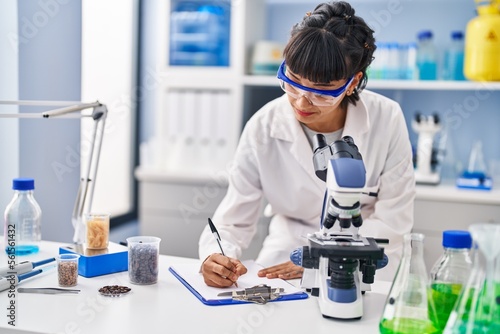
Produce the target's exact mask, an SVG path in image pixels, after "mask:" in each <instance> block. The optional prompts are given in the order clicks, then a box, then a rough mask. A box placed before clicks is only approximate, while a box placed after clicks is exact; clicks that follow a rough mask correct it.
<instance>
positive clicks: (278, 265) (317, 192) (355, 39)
mask: <svg viewBox="0 0 500 334" xmlns="http://www.w3.org/2000/svg"><path fill="white" fill-rule="evenodd" d="M374 42H375V40H374V37H373V30H371V29H370V28H369V27H368V26H367V25H366V23H365V21H364V20H363V19H362V18H360V17H358V16H356V15H355V11H354V9H353V8H352V7H351V6H350V5H349V4H348V3H346V2H330V3H323V4H320V5H318V6H317V7H316V9H315V10H314V11H313V12H310V13H307V14H306V16H305V17H304V18H303V20H302V22H300V23H298V24H296V25H295V26H294V27H293V28H292V32H291V38H290V40H289V42H288V44H287V45H286V47H285V50H284V54H283V55H284V59H285V60H284V62H283V64H282V66H281V68H280V69H279V72H278V78H279V81H280V84H281V87H282V88H283V90H284V91H285V94H284V95H283V96H281V97H279V98H277V99H275V100H273V101H271V102H269V103H268V104H267V105H265V106H264V107H262V108H261V109H260V110H259V111H257V112H256V113H255V115H254V116H253V117H252V118H251V119H250V120H249V121H248V122H247V124H246V126H245V128H244V130H243V133H242V135H241V138H240V142H239V145H238V149H237V152H236V155H235V160H234V162H233V166H232V169H231V171H230V173H229V174H230V176H229V188H228V192H227V195H226V197H225V198H224V199H223V200H222V202H221V203H220V205H219V207H218V209H217V210H216V212H215V214H214V216H213V221H214V223H215V225H216V226H217V228H218V232H219V234H220V236H221V239H222V248H223V249H224V252H225V255H226V256H223V255H221V254H219V253H220V249H219V247H218V245H217V243H216V241H215V239H214V237H213V235H212V233H211V232H210V229H208V226H207V228H206V229H205V230H204V232H203V233H202V235H201V237H200V241H199V254H200V258H201V259H204V260H205V261H204V262H203V264H202V267H201V272H202V274H203V277H204V280H205V283H206V284H207V285H210V286H216V287H227V286H230V285H232V284H233V283H234V282H236V281H237V279H238V277H239V276H241V275H243V274H245V273H246V268H245V267H244V266H243V264H242V263H241V262H240V261H239V260H237V258H238V257H239V256H240V255H241V251H242V249H244V248H246V247H248V245H249V243H250V241H251V239H252V238H253V236H254V234H255V233H256V228H257V221H258V219H259V215H260V213H261V209H262V208H261V203H262V200H263V198H265V200H267V202H268V203H269V206H268V208H267V209H266V210H267V211H272V215H273V218H272V220H271V223H270V226H269V235H268V236H267V238H266V239H265V241H264V245H263V247H262V250H261V251H260V254H259V256H258V258H257V259H256V261H257V262H258V263H260V264H261V265H263V266H264V267H266V268H265V269H263V270H261V271H260V272H259V276H267V277H269V278H275V277H280V278H284V279H291V278H299V277H301V275H302V272H303V268H302V267H298V266H295V265H294V264H293V263H292V262H291V261H290V260H289V259H290V252H291V251H292V250H294V249H296V248H297V247H300V246H302V245H306V244H307V239H306V238H305V236H306V235H307V233H312V232H316V231H318V230H319V226H320V215H321V208H322V204H323V197H324V193H325V190H326V184H325V182H323V181H321V180H320V179H319V178H318V177H317V176H316V175H315V172H314V165H313V160H312V156H313V151H312V137H313V136H314V135H315V134H317V133H322V134H324V135H325V136H326V139H327V143H328V144H330V143H332V142H333V141H335V140H338V139H340V138H341V137H343V136H346V135H348V136H351V137H352V138H353V139H354V142H355V144H356V145H357V147H358V148H359V151H360V153H361V154H362V156H363V162H364V164H365V168H366V187H367V188H366V191H367V192H372V193H378V196H377V197H370V196H368V195H363V197H362V198H361V214H362V217H363V225H362V226H361V228H360V234H361V235H363V236H366V237H376V238H388V239H389V240H390V243H389V244H388V245H384V248H385V254H386V255H387V256H388V257H389V264H388V265H387V266H386V267H385V268H383V269H381V270H378V271H377V274H376V279H392V278H393V276H394V274H395V271H396V268H397V266H398V264H399V260H400V257H401V252H402V243H403V242H402V239H403V235H404V234H406V233H409V232H410V231H411V229H412V226H413V200H414V196H415V180H414V171H413V163H412V152H411V145H410V141H409V137H408V130H407V128H406V123H405V120H404V116H403V113H402V111H401V108H400V106H399V105H398V104H397V103H396V102H394V101H392V100H390V99H388V98H386V97H383V96H381V95H378V94H375V93H373V92H369V91H364V90H363V88H364V87H365V86H366V83H367V76H366V70H367V67H368V65H370V63H371V61H372V59H373V58H372V57H373V52H374V51H375V48H376V47H375V44H374ZM269 209H270V210H269Z"/></svg>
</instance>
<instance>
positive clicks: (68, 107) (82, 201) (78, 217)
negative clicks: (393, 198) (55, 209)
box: [0, 101, 108, 244]
mask: <svg viewBox="0 0 500 334" xmlns="http://www.w3.org/2000/svg"><path fill="white" fill-rule="evenodd" d="M0 105H18V106H37V107H60V108H57V109H52V110H49V111H44V112H42V113H13V114H0V118H40V119H51V118H56V117H59V118H79V119H82V118H86V117H90V118H92V119H93V120H94V127H93V130H92V136H91V140H92V142H91V147H90V152H89V156H88V161H87V171H86V173H85V175H84V176H82V177H81V178H80V185H79V188H78V192H77V196H76V200H75V206H74V208H73V213H72V217H71V222H72V224H73V228H74V229H75V234H74V235H73V242H75V243H77V244H82V243H83V242H84V241H85V226H84V222H83V213H84V212H89V211H90V210H91V207H92V199H93V195H94V186H95V179H96V174H97V167H98V165H99V156H100V153H101V146H102V139H103V135H104V126H105V123H106V116H107V114H108V109H107V107H106V105H104V104H102V103H100V102H99V101H96V102H92V103H82V102H72V101H0ZM85 109H92V112H91V113H85V114H84V113H83V112H82V111H83V110H85ZM75 112H80V114H79V115H69V114H72V113H75ZM98 134H99V135H98Z"/></svg>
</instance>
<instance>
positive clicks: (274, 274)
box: [266, 265, 296, 277]
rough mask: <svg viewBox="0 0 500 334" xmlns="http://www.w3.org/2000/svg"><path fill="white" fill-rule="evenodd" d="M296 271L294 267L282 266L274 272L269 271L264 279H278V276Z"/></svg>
mask: <svg viewBox="0 0 500 334" xmlns="http://www.w3.org/2000/svg"><path fill="white" fill-rule="evenodd" d="M294 270H296V267H295V266H289V265H288V266H283V267H282V268H279V269H275V270H274V271H269V270H268V272H267V274H266V277H269V276H272V277H278V275H282V274H286V273H289V272H291V271H294Z"/></svg>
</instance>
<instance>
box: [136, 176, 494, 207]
mask: <svg viewBox="0 0 500 334" xmlns="http://www.w3.org/2000/svg"><path fill="white" fill-rule="evenodd" d="M135 176H136V177H137V179H138V180H141V181H149V182H174V183H189V184H209V183H212V182H217V184H219V185H220V186H227V179H226V178H225V177H224V176H221V174H220V173H215V172H214V173H210V172H207V173H199V172H196V173H188V172H180V171H178V172H172V171H164V170H159V169H154V168H144V167H142V168H141V167H139V168H137V169H136V170H135ZM416 199H419V200H431V201H443V202H457V203H470V204H485V205H500V189H492V190H476V189H461V188H457V187H456V186H455V185H454V184H451V183H444V184H438V185H421V184H418V185H417V186H416Z"/></svg>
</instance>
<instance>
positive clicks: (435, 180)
mask: <svg viewBox="0 0 500 334" xmlns="http://www.w3.org/2000/svg"><path fill="white" fill-rule="evenodd" d="M440 181H441V178H440V176H439V174H438V173H430V174H429V173H425V174H424V173H419V172H418V171H415V182H416V183H419V184H439V182H440Z"/></svg>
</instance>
